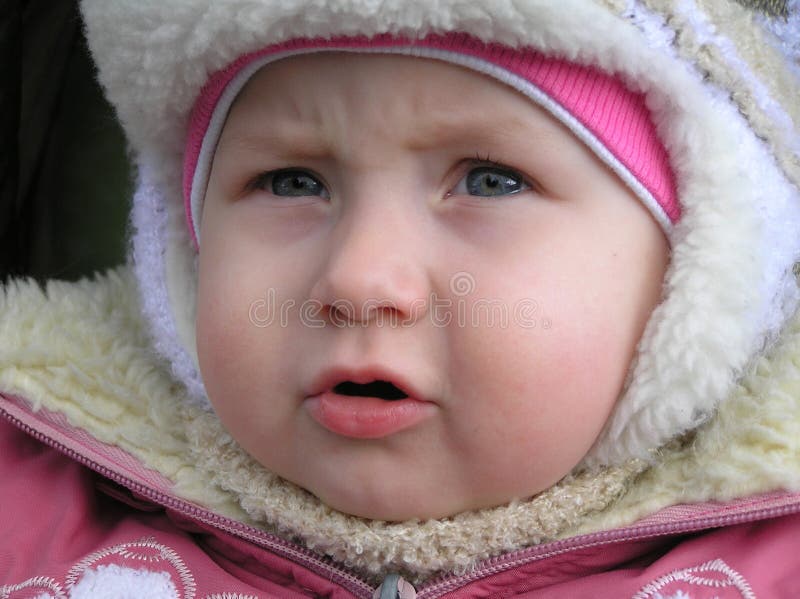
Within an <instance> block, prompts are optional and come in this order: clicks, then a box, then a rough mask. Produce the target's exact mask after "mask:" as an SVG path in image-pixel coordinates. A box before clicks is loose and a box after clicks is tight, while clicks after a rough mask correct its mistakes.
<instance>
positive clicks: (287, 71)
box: [221, 52, 571, 149]
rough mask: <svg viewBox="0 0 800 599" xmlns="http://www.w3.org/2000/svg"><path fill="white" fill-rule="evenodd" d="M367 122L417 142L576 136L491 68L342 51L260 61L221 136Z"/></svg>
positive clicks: (305, 133) (278, 135)
mask: <svg viewBox="0 0 800 599" xmlns="http://www.w3.org/2000/svg"><path fill="white" fill-rule="evenodd" d="M366 121H369V122H370V124H371V126H372V129H373V130H372V132H371V133H372V134H380V133H384V134H385V135H386V136H387V138H388V137H398V136H399V137H403V138H404V141H403V143H404V144H405V145H407V146H408V147H410V148H412V149H426V148H427V147H429V146H432V145H433V146H435V145H440V144H447V143H451V142H458V141H461V140H463V139H464V138H469V139H472V140H474V141H475V142H476V143H479V142H481V141H483V140H485V141H491V142H492V143H503V142H505V141H507V140H510V139H512V138H514V137H518V136H519V135H520V132H521V131H524V132H525V136H526V137H527V138H528V139H531V141H532V142H537V143H541V142H543V141H555V140H556V139H557V138H558V137H560V136H562V135H567V136H570V135H571V134H570V132H569V131H568V130H567V129H566V128H565V127H563V125H562V124H561V123H560V122H559V121H557V120H556V119H555V118H553V117H552V116H551V115H550V114H549V113H547V112H546V111H545V110H543V109H541V108H540V107H539V106H538V105H536V104H535V103H533V102H531V101H530V100H529V99H528V98H526V97H524V96H523V95H522V94H520V93H519V92H518V91H516V90H515V89H513V88H512V87H510V86H508V85H506V84H504V83H502V82H500V81H497V80H495V79H493V78H491V77H489V76H487V75H485V74H483V73H479V72H476V71H474V70H471V69H468V68H465V67H463V66H459V65H455V64H450V63H447V62H444V61H441V60H436V59H432V58H420V57H413V56H405V55H391V54H390V55H385V54H384V55H380V54H359V53H342V52H337V53H317V54H310V55H302V56H295V57H290V58H285V59H281V60H278V61H276V62H274V63H270V64H268V65H266V66H264V67H263V68H261V69H260V70H259V72H258V73H256V75H255V76H254V77H253V78H252V79H251V80H250V81H249V82H248V83H247V85H246V86H245V87H244V88H243V89H242V91H241V93H240V94H239V96H238V97H237V99H236V101H235V102H234V104H233V106H232V108H231V113H230V115H229V117H228V119H227V122H226V126H225V131H224V133H223V136H222V140H221V144H224V143H226V142H229V141H233V142H235V143H237V144H238V143H241V144H243V145H254V144H259V143H262V141H264V140H272V141H283V140H291V141H292V143H294V144H296V145H298V146H303V145H311V143H315V144H316V143H318V142H319V137H320V135H323V136H324V134H325V133H326V132H331V131H332V130H334V129H335V128H336V127H337V126H345V125H347V126H348V127H350V129H351V131H350V135H351V136H353V137H357V136H358V134H359V130H358V129H359V128H358V127H357V126H354V123H355V124H357V123H358V122H366ZM376 125H378V127H376ZM380 125H383V127H379V126H380ZM381 129H382V130H381Z"/></svg>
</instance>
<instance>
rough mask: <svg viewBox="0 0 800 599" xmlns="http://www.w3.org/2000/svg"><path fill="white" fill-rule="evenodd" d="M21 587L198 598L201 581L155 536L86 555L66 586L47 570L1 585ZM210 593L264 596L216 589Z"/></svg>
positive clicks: (1, 597)
mask: <svg viewBox="0 0 800 599" xmlns="http://www.w3.org/2000/svg"><path fill="white" fill-rule="evenodd" d="M64 588H66V589H67V592H65V591H64ZM18 593H20V594H21V595H22V596H23V597H34V599H141V598H142V597H147V599H194V597H195V595H196V593H197V584H196V582H195V580H194V576H193V575H192V573H191V572H190V571H189V568H188V567H187V566H186V564H185V563H184V562H183V560H182V559H181V558H180V556H179V555H178V554H177V552H175V551H174V550H173V549H170V548H169V547H167V546H166V545H163V544H161V543H158V542H157V541H156V540H155V539H153V538H144V539H140V540H138V541H133V542H130V543H123V544H120V545H114V546H112V547H106V548H105V549H100V550H99V551H95V552H94V553H92V554H91V555H88V556H86V557H85V558H83V559H82V560H81V561H79V562H78V563H76V564H75V565H74V566H73V567H72V568H71V569H70V571H69V573H68V574H67V577H66V579H65V583H64V586H62V585H61V584H59V583H58V581H56V580H55V579H53V578H47V577H44V576H37V577H34V578H30V579H28V580H26V581H25V582H22V583H19V584H13V585H5V586H0V599H15V598H16V597H18V596H19V595H18ZM32 593H38V594H32ZM204 599H260V597H259V596H258V595H248V594H242V593H214V594H211V595H205V596H204Z"/></svg>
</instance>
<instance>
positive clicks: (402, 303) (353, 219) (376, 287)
mask: <svg viewBox="0 0 800 599" xmlns="http://www.w3.org/2000/svg"><path fill="white" fill-rule="evenodd" d="M421 237H423V235H422V234H421V230H420V226H419V223H416V222H414V219H413V217H411V218H409V217H408V216H406V217H403V216H401V215H397V214H395V215H392V214H391V213H390V211H389V210H386V209H384V210H382V209H381V207H380V206H370V207H364V208H359V209H355V210H353V211H352V212H351V213H350V214H348V215H347V216H346V217H343V218H342V219H340V221H339V222H337V223H336V225H335V226H334V228H333V229H332V231H331V233H330V237H329V239H328V243H327V246H326V250H327V254H326V257H325V259H324V260H323V262H322V266H321V269H320V272H319V273H318V275H317V277H316V279H315V282H314V284H313V287H312V289H311V292H310V295H311V299H312V300H313V301H316V302H318V303H319V304H321V306H322V308H323V310H322V314H323V315H325V316H326V317H327V318H328V319H330V320H331V321H332V322H333V323H334V324H338V325H342V324H353V323H360V324H367V323H369V322H371V321H376V320H382V319H384V318H386V317H389V318H390V319H391V321H392V322H398V321H399V322H400V323H402V324H404V325H410V324H413V323H414V322H416V321H417V320H419V318H420V317H421V316H423V315H424V314H425V313H426V311H427V301H428V297H427V296H428V294H429V288H430V283H429V278H428V273H427V269H426V264H425V258H424V252H425V244H424V242H423V240H422V239H421Z"/></svg>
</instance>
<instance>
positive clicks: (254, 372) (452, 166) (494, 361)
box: [197, 54, 668, 520]
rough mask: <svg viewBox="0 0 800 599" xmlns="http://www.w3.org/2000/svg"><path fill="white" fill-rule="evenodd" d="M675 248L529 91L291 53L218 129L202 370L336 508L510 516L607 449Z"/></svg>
mask: <svg viewBox="0 0 800 599" xmlns="http://www.w3.org/2000/svg"><path fill="white" fill-rule="evenodd" d="M667 257H668V246H667V243H666V240H665V238H664V235H663V233H662V231H661V229H660V228H659V226H658V225H657V224H656V222H655V221H654V219H653V218H652V217H651V216H650V214H649V213H648V212H647V210H646V209H645V208H644V207H643V205H642V204H641V203H640V201H639V200H637V199H636V198H635V196H633V195H632V193H630V192H629V191H628V189H627V188H626V187H625V186H624V185H623V184H622V183H621V182H620V181H619V180H618V179H617V177H616V176H615V175H613V174H611V173H610V171H608V170H607V169H606V168H605V167H604V166H603V165H602V164H601V163H600V162H599V161H598V160H597V159H596V158H595V157H594V155H593V154H591V153H590V152H589V151H588V150H587V149H586V148H585V147H584V146H583V145H582V144H581V143H580V142H579V141H577V139H576V138H574V137H573V136H572V135H571V134H570V133H569V132H568V131H567V130H566V129H565V128H564V127H562V126H561V125H560V124H559V123H558V122H557V121H555V120H554V119H552V118H551V117H550V116H549V115H547V114H546V113H545V112H543V111H542V110H541V109H540V108H538V107H537V106H535V105H534V104H533V103H532V102H530V101H529V100H527V99H526V98H524V97H523V96H521V95H520V94H519V93H518V92H516V91H513V90H512V89H510V88H507V87H505V86H504V85H502V84H500V83H497V82H495V81H493V80H491V79H488V78H486V77H484V76H482V75H480V74H477V73H474V72H471V71H467V70H464V69H462V68H459V67H455V66H451V65H447V64H444V63H440V62H436V61H434V60H428V59H419V58H410V57H400V56H377V55H372V56H367V55H353V54H350V55H341V54H318V55H309V56H304V57H295V58H291V59H287V60H283V61H279V62H276V63H274V64H272V65H269V66H267V67H266V68H264V69H263V70H262V71H261V72H260V73H259V74H258V75H257V76H255V77H254V78H253V79H252V80H251V81H250V82H249V83H248V85H247V86H246V88H245V89H244V90H243V91H242V93H241V94H240V96H239V97H238V99H237V100H236V102H235V104H234V106H233V108H232V110H231V113H230V115H229V117H228V120H227V123H226V125H225V128H224V131H223V133H222V136H221V139H220V142H219V147H218V150H217V153H216V157H215V159H214V163H213V166H212V172H211V177H210V181H209V186H208V192H207V195H206V199H205V206H204V210H203V215H202V228H201V248H200V279H199V292H198V293H199V296H198V312H197V348H198V353H199V359H200V368H201V372H202V375H203V379H204V381H205V385H206V389H207V391H208V394H209V397H210V399H211V401H212V403H213V405H214V408H215V410H216V411H217V413H218V414H219V417H220V418H221V420H222V422H223V424H224V425H225V427H226V428H227V429H228V430H229V431H230V433H231V434H232V435H233V436H234V437H235V438H236V439H237V440H238V441H239V443H240V444H241V445H242V446H243V447H244V448H245V449H246V450H247V451H248V452H249V453H250V454H251V455H252V456H253V457H254V458H256V459H257V460H258V461H259V462H261V463H262V464H264V465H265V466H266V467H267V468H268V469H269V470H271V471H273V472H275V473H277V474H279V475H281V476H283V477H285V478H286V479H288V480H290V481H293V482H294V483H296V484H298V485H300V486H301V487H304V488H305V489H307V490H309V491H311V492H312V493H314V494H315V495H317V496H318V497H319V498H320V499H322V500H323V501H324V502H325V503H327V504H328V505H330V506H332V507H334V508H336V509H339V510H341V511H344V512H347V513H350V514H355V515H359V516H364V517H369V518H377V519H386V520H401V519H406V518H411V517H418V518H427V517H441V516H445V515H450V514H454V513H457V512H460V511H463V510H467V509H472V508H480V507H485V506H493V505H499V504H503V503H506V502H508V501H509V500H511V499H514V498H524V497H528V496H530V495H532V494H535V493H537V492H539V491H542V490H544V489H546V488H547V487H549V486H551V485H552V484H554V483H555V482H557V481H558V480H559V479H560V478H562V477H563V476H564V475H566V474H567V473H568V472H569V471H570V470H571V469H572V468H573V467H574V466H575V465H576V464H577V463H578V462H579V461H580V460H581V458H582V457H583V456H584V455H585V454H586V453H587V451H588V450H589V449H590V447H591V445H592V443H593V442H594V441H595V439H596V437H597V436H598V434H599V433H600V431H601V429H602V427H603V424H604V423H605V421H606V418H607V416H608V415H609V413H610V412H611V410H612V408H613V407H614V403H615V400H616V399H617V397H618V395H619V394H620V391H621V389H622V386H623V382H624V379H625V375H626V372H627V370H628V365H629V364H630V362H631V358H632V356H633V355H634V350H635V347H636V344H637V342H638V340H639V337H640V335H641V333H642V330H643V327H644V325H645V323H646V321H647V319H648V317H649V315H650V312H651V310H652V308H653V307H654V306H655V305H656V303H657V302H658V301H659V297H660V291H661V284H662V278H663V275H664V270H665V268H666V264H667ZM373 380H384V381H389V382H391V383H393V385H394V386H395V387H396V389H395V388H392V387H391V386H390V385H388V384H378V385H367V384H366V383H370V382H372V381H373ZM347 381H350V383H351V384H344V385H340V383H346V382H347Z"/></svg>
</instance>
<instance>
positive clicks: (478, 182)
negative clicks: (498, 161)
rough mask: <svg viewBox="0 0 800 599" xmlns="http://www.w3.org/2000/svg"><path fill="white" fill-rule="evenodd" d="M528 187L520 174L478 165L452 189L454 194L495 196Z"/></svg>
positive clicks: (517, 191)
mask: <svg viewBox="0 0 800 599" xmlns="http://www.w3.org/2000/svg"><path fill="white" fill-rule="evenodd" d="M526 189H530V185H528V184H527V183H525V180H524V179H523V177H522V176H521V175H519V174H518V173H515V172H514V171H512V170H510V169H506V168H502V167H497V166H488V165H487V166H478V167H475V168H473V169H472V170H470V171H469V172H468V173H467V174H466V176H465V177H464V178H463V179H461V180H460V181H459V182H458V184H457V185H456V186H455V188H454V189H453V192H452V193H454V194H461V195H464V194H468V195H473V196H479V197H495V196H504V195H511V194H515V193H519V192H520V191H524V190H526Z"/></svg>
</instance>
